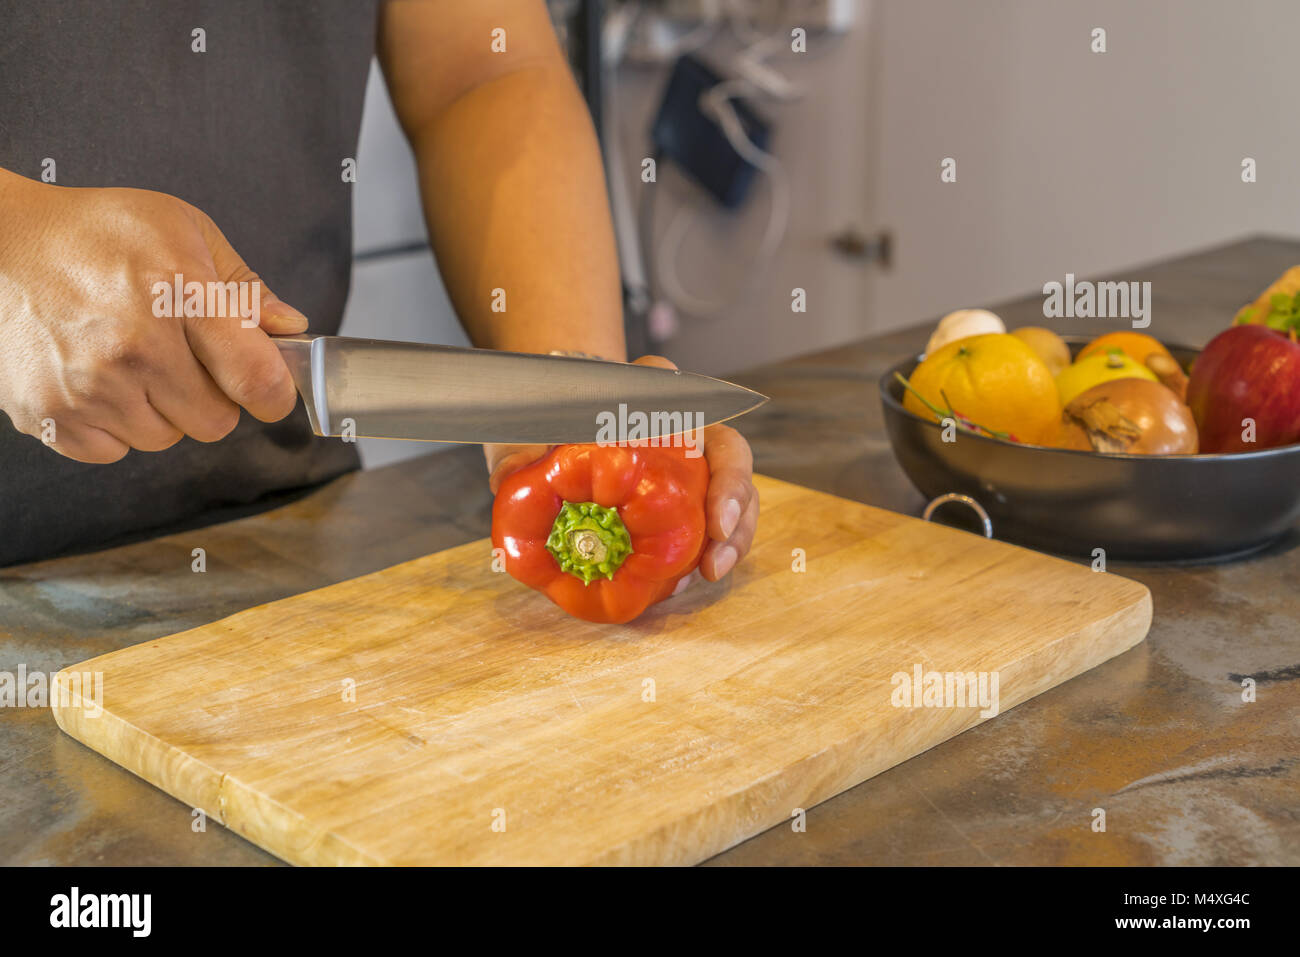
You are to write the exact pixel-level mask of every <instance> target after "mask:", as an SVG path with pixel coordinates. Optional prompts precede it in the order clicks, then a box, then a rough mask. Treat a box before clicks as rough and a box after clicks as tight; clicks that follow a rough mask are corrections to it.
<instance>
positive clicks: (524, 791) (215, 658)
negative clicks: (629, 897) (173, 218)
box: [52, 477, 1151, 864]
mask: <svg viewBox="0 0 1300 957" xmlns="http://www.w3.org/2000/svg"><path fill="white" fill-rule="evenodd" d="M756 484H757V486H758V488H759V490H760V493H761V496H762V502H763V513H762V520H761V522H760V527H759V536H758V540H757V542H756V543H755V546H754V549H753V551H752V552H751V554H750V555H749V557H748V559H747V560H746V561H745V562H743V563H742V564H741V565H740V567H739V568H738V569H737V570H736V571H735V572H734V573H733V574H732V575H731V576H730V578H729V579H728V580H726V581H724V582H721V583H716V584H712V585H705V586H702V587H697V588H693V589H690V590H688V591H687V592H686V593H684V594H683V595H680V596H678V597H676V598H673V599H670V600H668V601H667V602H664V603H663V604H661V605H659V606H656V608H654V609H652V610H651V611H649V612H647V613H646V614H645V615H644V616H642V618H641V619H639V620H638V621H636V622H633V623H632V624H630V625H623V626H603V625H593V624H589V623H586V622H582V621H578V620H576V619H573V618H570V617H568V616H567V615H565V614H564V613H562V612H560V611H559V610H558V609H557V608H555V607H554V606H553V605H551V604H550V602H549V601H547V600H546V599H545V598H543V597H542V596H541V595H539V594H537V593H535V592H533V591H530V590H529V589H527V588H525V587H524V586H523V585H520V584H519V583H518V582H515V581H514V580H513V579H511V578H510V577H509V576H507V575H505V574H501V573H497V572H494V571H493V570H492V567H491V563H492V558H491V553H490V548H491V546H490V544H489V542H488V541H486V540H484V541H478V542H472V543H470V544H468V545H464V546H461V547H459V548H453V549H450V550H448V551H444V552H439V553H438V554H435V555H429V556H426V557H424V558H420V559H416V560H415V561H411V562H407V563H405V564H402V565H398V566H396V567H394V568H389V569H385V570H383V571H380V572H375V573H374V574H371V575H367V576H365V577H363V578H357V579H354V580H351V581H346V582H341V583H339V584H337V585H332V586H330V587H328V588H323V589H320V590H319V591H314V592H309V593H307V594H303V595H297V596H295V597H293V598H286V599H283V600H281V601H277V602H273V603H271V604H268V605H262V606H260V607H257V608H250V609H248V610H247V611H243V612H240V613H239V614H236V615H233V616H231V617H230V618H226V619H224V620H222V621H218V622H215V623H213V624H211V625H205V626H203V627H201V628H195V629H193V630H191V631H187V632H183V633H181V634H176V635H171V636H169V637H166V638H161V639H158V640H156V641H150V642H146V643H144V644H140V645H135V646H133V647H130V648H126V649H123V650H121V651H117V652H113V653H112V654H108V655H104V656H102V657H99V658H95V659H93V660H92V661H90V662H87V663H84V664H81V665H77V666H75V667H73V668H70V669H67V671H65V672H63V673H61V674H60V676H59V679H58V681H59V683H60V684H61V685H63V686H64V687H65V688H66V687H68V686H69V685H70V681H69V677H68V676H69V674H70V673H73V672H86V671H91V672H95V671H98V672H102V673H103V697H102V701H101V702H100V705H101V706H102V713H99V714H95V711H96V707H95V705H94V704H93V703H91V702H88V701H83V700H82V699H81V698H78V697H77V696H76V695H75V694H72V695H70V701H69V702H68V703H67V704H66V705H65V706H64V707H61V708H57V709H56V711H55V716H56V719H57V720H58V723H59V726H60V727H61V728H62V729H63V730H64V731H66V732H67V733H68V734H70V735H72V736H73V737H74V738H76V739H78V740H79V741H82V742H84V743H85V744H87V745H89V746H90V747H91V748H94V749H95V750H96V751H99V752H100V753H102V754H104V755H106V756H107V757H109V758H110V759H112V760H113V761H116V762H117V763H118V764H121V765H122V766H123V767H125V768H127V769H128V770H130V771H133V772H134V773H136V774H138V775H140V776H141V777H143V778H144V779H145V780H147V781H150V782H152V783H153V784H155V785H157V786H158V787H160V788H162V789H163V790H165V791H167V792H168V793H169V794H171V795H173V796H175V797H176V798H178V799H180V800H181V801H184V802H185V803H187V804H189V805H191V806H192V807H196V808H202V809H203V810H204V811H205V812H206V813H207V814H208V816H209V817H212V818H215V819H216V820H218V821H220V822H221V823H223V824H225V825H226V826H227V827H230V828H233V829H234V830H235V831H237V832H238V833H240V834H242V835H244V836H245V837H247V838H248V839H249V840H251V841H254V842H255V843H257V844H259V845H261V846H262V847H264V848H266V849H267V850H268V851H270V852H272V853H273V854H276V855H278V856H280V857H282V858H283V859H285V860H287V861H290V862H293V863H297V864H505V863H518V864H594V863H618V864H686V863H693V862H697V861H701V860H704V859H705V858H708V857H710V856H712V855H714V854H716V853H718V852H720V851H722V850H724V849H726V848H728V847H730V846H732V845H733V844H736V843H738V842H740V841H742V840H744V839H745V838H747V837H750V836H752V835H753V834H756V833H758V832H759V831H762V830H765V829H766V828H769V827H772V826H773V825H777V824H781V823H782V822H788V821H790V820H791V818H792V815H794V814H795V813H796V809H800V808H803V809H807V808H810V807H812V806H813V805H814V804H817V803H818V802H820V801H824V800H826V799H827V798H829V797H831V796H832V795H834V794H837V793H839V792H840V791H843V790H845V789H846V788H849V787H852V786H853V785H854V784H857V783H858V782H860V781H862V780H864V779H866V778H869V777H871V776H872V775H875V774H878V773H880V772H881V771H884V770H885V769H887V768H890V767H892V766H893V765H896V764H898V763H900V762H902V761H905V760H907V759H908V758H910V757H912V756H913V755H916V754H919V753H920V752H922V751H925V750H926V749H928V748H931V747H933V746H935V745H936V744H939V743H940V742H942V741H945V740H947V739H948V738H950V737H952V736H953V735H955V734H958V733H960V732H961V731H964V730H965V729H967V728H970V727H972V726H973V725H975V724H978V723H979V722H980V721H982V720H985V719H984V718H982V717H981V714H980V712H981V709H980V707H979V706H978V705H976V706H975V707H970V706H967V707H931V706H920V707H903V706H896V704H895V700H896V699H897V700H901V699H900V698H899V696H901V694H902V690H903V687H904V685H903V683H902V681H901V679H898V680H895V676H896V675H898V674H903V675H907V676H908V678H909V679H910V678H912V677H913V676H914V675H915V673H916V668H917V666H919V667H920V669H921V670H922V672H923V673H924V672H930V671H935V672H940V673H943V672H947V673H953V674H955V673H957V672H962V673H966V672H974V673H976V676H978V673H980V672H984V673H986V675H987V681H991V678H992V674H993V673H994V672H996V673H997V678H998V695H999V699H1000V700H999V706H1000V710H1001V711H1006V710H1007V709H1009V708H1011V707H1013V706H1015V705H1016V704H1019V703H1020V702H1022V701H1024V700H1025V699H1027V698H1030V697H1032V696H1034V695H1036V694H1039V693H1040V692H1042V691H1045V690H1047V689H1048V688H1051V687H1052V686H1054V685H1057V684H1059V683H1061V682H1063V681H1065V680H1067V679H1069V678H1071V677H1072V676H1074V675H1077V674H1079V673H1080V672H1083V671H1086V670H1087V669H1089V668H1091V667H1093V666H1094V665H1096V664H1098V663H1100V662H1102V661H1105V660H1106V659H1107V658H1110V657H1112V656H1113V655H1116V654H1119V653H1120V652H1122V651H1124V650H1125V649H1127V648H1130V647H1131V646H1133V645H1134V644H1136V643H1138V642H1139V641H1141V640H1142V638H1143V637H1144V636H1145V635H1146V632H1147V628H1148V627H1149V625H1150V622H1151V598H1150V594H1149V593H1148V591H1147V589H1146V588H1145V587H1143V586H1142V585H1139V584H1137V583H1136V582H1132V581H1129V580H1127V579H1124V578H1119V577H1116V576H1114V575H1110V574H1106V573H1097V572H1093V571H1092V570H1091V569H1090V568H1088V567H1086V566H1082V565H1076V564H1073V563H1070V562H1066V561H1062V560H1059V559H1055V558H1050V557H1047V556H1045V555H1040V554H1038V553H1035V552H1031V551H1027V550H1025V549H1021V548H1017V547H1015V546H1012V545H1006V544H1003V543H1001V542H995V541H988V540H985V539H983V538H980V537H978V536H976V535H972V534H969V533H966V532H962V531H957V530H954V529H949V528H944V527H942V526H938V525H931V524H927V523H925V522H922V521H920V520H918V519H913V518H908V517H905V516H902V515H898V514H895V513H893V512H887V511H883V510H881V509H876V508H871V507H868V506H865V505H861V504H858V503H855V502H850V501H847V500H845V499H841V498H836V497H834V496H831V495H825V494H822V493H819V492H814V491H811V490H809V489H806V488H802V487H800V486H796V485H790V484H787V483H784V482H778V481H775V480H773V479H768V478H764V477H759V478H758V479H756ZM801 555H802V557H803V558H802V560H803V562H804V563H805V567H806V570H804V571H798V570H795V569H797V568H798V567H799V564H800V556H801ZM927 680H928V679H924V678H923V684H924V683H925V682H926V681H927ZM953 680H954V681H955V680H956V679H955V677H954V679H953ZM987 681H986V686H985V687H986V690H988V689H991V684H989V683H987ZM956 690H957V688H956V685H955V684H954V685H953V688H952V691H953V693H954V696H955V692H956ZM52 697H54V698H55V700H56V701H57V700H58V697H59V696H58V695H53V696H52ZM937 700H938V699H935V698H933V697H932V698H931V699H930V701H931V703H932V704H933V703H935V702H936V701H937ZM915 703H917V704H923V703H924V699H923V697H922V695H921V694H920V693H919V692H918V694H917V696H916V701H915ZM950 703H952V704H957V703H958V702H956V701H955V700H954V701H951V702H950ZM967 703H968V704H969V702H967ZM986 710H989V709H986Z"/></svg>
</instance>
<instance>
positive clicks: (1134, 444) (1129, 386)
mask: <svg viewBox="0 0 1300 957" xmlns="http://www.w3.org/2000/svg"><path fill="white" fill-rule="evenodd" d="M1056 444H1057V445H1058V446H1059V447H1061V448H1076V449H1084V450H1087V449H1091V450H1092V451H1094V452H1127V453H1131V454H1145V455H1191V454H1194V453H1195V452H1196V449H1197V435H1196V421H1195V420H1194V419H1193V418H1192V410H1191V409H1189V408H1188V407H1187V406H1186V405H1184V404H1183V403H1182V402H1180V401H1178V397H1177V396H1176V395H1175V394H1174V393H1173V392H1172V391H1170V390H1169V389H1168V388H1166V387H1165V386H1163V385H1161V384H1160V383H1159V382H1152V381H1151V380H1149V379H1112V380H1111V381H1109V382H1102V383H1100V384H1099V385H1095V386H1093V387H1092V388H1091V389H1088V390H1087V391H1086V392H1082V393H1080V394H1079V395H1077V396H1075V398H1074V399H1073V400H1071V402H1070V404H1069V405H1067V406H1066V407H1065V412H1064V413H1063V414H1062V416H1061V432H1060V435H1059V436H1058V439H1057V443H1056Z"/></svg>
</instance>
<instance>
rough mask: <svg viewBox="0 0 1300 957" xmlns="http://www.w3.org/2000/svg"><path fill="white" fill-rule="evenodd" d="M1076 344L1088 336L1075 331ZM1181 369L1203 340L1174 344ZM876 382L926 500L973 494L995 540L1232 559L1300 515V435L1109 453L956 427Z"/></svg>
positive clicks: (887, 380) (1171, 557)
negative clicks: (921, 412)
mask: <svg viewBox="0 0 1300 957" xmlns="http://www.w3.org/2000/svg"><path fill="white" fill-rule="evenodd" d="M1066 341H1067V342H1068V343H1070V347H1071V350H1072V351H1074V352H1077V351H1078V350H1079V349H1080V348H1082V346H1083V345H1084V344H1085V343H1086V342H1087V341H1089V340H1085V339H1078V338H1076V339H1073V340H1071V339H1069V338H1067V339H1066ZM1168 348H1169V351H1170V352H1171V353H1173V355H1174V358H1176V359H1177V360H1178V361H1179V362H1180V363H1182V365H1183V368H1184V369H1186V368H1189V367H1190V364H1191V360H1192V359H1194V358H1195V357H1196V353H1197V351H1198V350H1195V349H1189V348H1187V347H1184V346H1168ZM919 361H920V360H919V358H912V359H907V360H905V361H903V362H900V363H898V364H897V365H895V366H893V367H892V368H891V369H890V370H889V371H888V372H887V373H885V375H884V376H883V377H882V378H881V380H880V400H881V404H882V405H883V406H884V413H885V425H886V427H887V428H888V430H889V440H890V442H891V443H892V444H893V446H894V454H895V455H896V456H897V457H898V461H899V464H900V465H902V467H903V471H904V472H906V473H907V477H908V478H909V479H911V480H912V484H913V485H915V486H916V487H917V489H918V490H919V491H920V492H921V494H922V495H924V496H926V498H927V499H931V500H933V499H935V498H937V497H939V496H941V495H944V494H947V493H956V494H960V495H968V496H970V497H971V498H973V499H975V501H976V502H978V503H979V505H980V506H982V507H983V509H984V510H985V511H986V512H987V513H988V516H989V518H990V520H991V522H992V526H993V534H994V535H995V536H996V537H997V538H1001V539H1004V540H1006V541H1010V542H1015V543H1017V544H1021V545H1027V546H1029V547H1030V548H1037V549H1040V550H1043V551H1052V552H1059V553H1062V554H1067V555H1084V556H1095V555H1096V552H1095V551H1094V550H1095V549H1098V548H1100V549H1104V551H1105V556H1106V558H1107V559H1117V560H1123V561H1156V562H1170V561H1175V562H1177V561H1209V560H1220V561H1221V560H1224V559H1228V558H1233V557H1237V556H1240V555H1243V554H1246V553H1249V552H1253V551H1256V550H1258V549H1260V548H1263V547H1264V546H1266V545H1268V544H1269V543H1270V542H1272V541H1274V540H1275V539H1277V538H1279V537H1280V536H1282V535H1284V534H1286V532H1287V531H1288V530H1289V529H1290V528H1291V527H1292V526H1293V525H1294V524H1295V522H1296V519H1297V518H1300V445H1288V446H1285V447H1282V448H1276V449H1263V450H1261V451H1258V452H1241V453H1234V454H1231V455H1102V454H1099V453H1096V452H1077V451H1073V450H1069V449H1052V448H1044V447H1042V446H1034V445H1018V444H1016V443H1013V442H1003V441H1001V440H998V439H991V438H986V437H984V436H980V435H973V434H971V433H968V432H959V433H958V434H957V441H955V442H944V441H943V439H942V438H941V435H942V431H943V430H942V428H941V426H940V425H939V423H937V422H932V421H930V420H928V419H923V418H921V417H920V416H918V415H914V414H913V413H911V412H909V411H907V410H906V409H904V408H903V401H902V400H903V387H902V385H901V384H900V383H899V382H898V379H897V378H896V377H895V373H901V374H902V375H903V376H908V377H910V376H911V374H912V370H913V369H915V368H916V365H917V363H918V362H919Z"/></svg>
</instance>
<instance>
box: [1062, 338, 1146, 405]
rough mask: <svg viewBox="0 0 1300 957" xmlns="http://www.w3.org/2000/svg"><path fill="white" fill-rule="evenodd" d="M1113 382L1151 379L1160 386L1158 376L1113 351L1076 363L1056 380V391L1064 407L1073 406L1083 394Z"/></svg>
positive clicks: (1127, 357) (1066, 368)
mask: <svg viewBox="0 0 1300 957" xmlns="http://www.w3.org/2000/svg"><path fill="white" fill-rule="evenodd" d="M1112 379H1150V380H1151V381H1152V382H1158V381H1159V380H1158V379H1157V378H1156V374H1155V373H1154V372H1152V371H1151V370H1150V369H1148V368H1147V367H1146V366H1144V365H1141V364H1140V363H1138V362H1136V361H1135V360H1134V359H1132V358H1130V357H1129V356H1127V355H1125V354H1124V353H1123V352H1120V351H1119V350H1118V349H1111V350H1110V352H1108V353H1106V354H1105V355H1090V356H1086V357H1084V358H1082V359H1076V360H1074V364H1073V365H1070V366H1066V367H1065V368H1064V369H1062V370H1061V372H1060V374H1059V375H1058V376H1057V377H1056V391H1057V392H1059V393H1060V395H1061V406H1062V408H1064V407H1065V406H1067V405H1069V404H1070V400H1071V399H1073V398H1074V397H1075V396H1076V395H1079V394H1080V393H1082V392H1087V391H1088V390H1089V389H1091V388H1092V387H1093V386H1095V385H1101V384H1102V383H1103V382H1110V381H1111V380H1112Z"/></svg>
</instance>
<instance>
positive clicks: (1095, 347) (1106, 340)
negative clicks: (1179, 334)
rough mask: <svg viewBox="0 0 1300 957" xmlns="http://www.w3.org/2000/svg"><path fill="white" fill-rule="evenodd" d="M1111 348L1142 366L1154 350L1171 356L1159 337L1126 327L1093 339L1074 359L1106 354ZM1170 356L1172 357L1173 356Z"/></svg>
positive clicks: (1076, 360)
mask: <svg viewBox="0 0 1300 957" xmlns="http://www.w3.org/2000/svg"><path fill="white" fill-rule="evenodd" d="M1111 349H1118V350H1119V351H1120V352H1122V353H1124V355H1126V356H1128V357H1129V358H1130V359H1132V360H1133V361H1134V362H1136V363H1137V364H1138V365H1140V366H1145V365H1146V364H1147V356H1149V355H1151V354H1152V353H1153V352H1156V353H1160V354H1161V355H1166V356H1169V350H1168V349H1166V348H1165V347H1164V346H1163V345H1162V344H1161V343H1160V340H1159V339H1156V338H1155V337H1154V336H1148V335H1147V334H1146V333H1144V332H1129V331H1128V330H1126V329H1125V330H1121V331H1119V332H1108V333H1106V334H1105V335H1102V336H1098V337H1097V338H1096V339H1093V340H1092V342H1090V343H1088V344H1087V345H1086V346H1084V347H1083V348H1082V349H1080V350H1079V354H1078V355H1077V356H1075V357H1074V361H1075V362H1078V361H1079V360H1080V359H1086V358H1087V357H1088V356H1104V355H1105V354H1106V353H1108V352H1109V351H1110V350H1111ZM1169 358H1171V359H1172V358H1173V356H1169Z"/></svg>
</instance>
